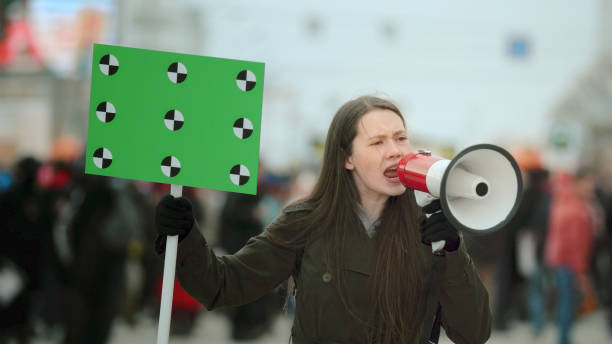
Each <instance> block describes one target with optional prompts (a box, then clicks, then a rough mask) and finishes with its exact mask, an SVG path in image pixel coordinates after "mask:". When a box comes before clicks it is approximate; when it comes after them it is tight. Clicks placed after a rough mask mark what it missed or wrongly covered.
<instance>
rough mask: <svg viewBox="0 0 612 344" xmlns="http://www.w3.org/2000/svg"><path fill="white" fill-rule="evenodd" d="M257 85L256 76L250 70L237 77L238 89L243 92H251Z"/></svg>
mask: <svg viewBox="0 0 612 344" xmlns="http://www.w3.org/2000/svg"><path fill="white" fill-rule="evenodd" d="M256 83H257V79H256V78H255V74H253V72H251V71H250V70H248V69H245V70H243V71H240V73H238V75H237V76H236V84H237V85H238V88H240V89H241V90H243V91H245V92H246V91H250V90H252V89H253V88H254V87H255V84H256Z"/></svg>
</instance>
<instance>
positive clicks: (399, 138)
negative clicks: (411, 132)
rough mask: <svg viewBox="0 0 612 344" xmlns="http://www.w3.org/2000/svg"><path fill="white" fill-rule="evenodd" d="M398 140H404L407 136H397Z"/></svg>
mask: <svg viewBox="0 0 612 344" xmlns="http://www.w3.org/2000/svg"><path fill="white" fill-rule="evenodd" d="M397 139H398V140H399V141H406V140H408V138H407V137H406V136H400V137H398V138H397Z"/></svg>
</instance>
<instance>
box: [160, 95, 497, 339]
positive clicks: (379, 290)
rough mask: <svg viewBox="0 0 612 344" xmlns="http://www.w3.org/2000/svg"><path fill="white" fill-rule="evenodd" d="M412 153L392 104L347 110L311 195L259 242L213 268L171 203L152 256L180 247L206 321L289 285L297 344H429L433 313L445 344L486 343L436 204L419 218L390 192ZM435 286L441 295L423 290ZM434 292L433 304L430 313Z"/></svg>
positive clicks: (412, 204)
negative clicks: (174, 241)
mask: <svg viewBox="0 0 612 344" xmlns="http://www.w3.org/2000/svg"><path fill="white" fill-rule="evenodd" d="M410 151H411V147H410V143H409V141H408V137H407V135H406V124H405V122H404V119H403V116H402V115H401V112H400V111H399V109H398V108H397V107H396V106H395V105H394V104H393V103H391V102H389V101H387V100H384V99H381V98H377V97H371V96H363V97H359V98H356V99H353V100H351V101H349V102H347V103H345V104H344V105H343V106H342V107H340V109H339V110H338V112H337V113H336V115H335V117H334V119H333V120H332V123H331V125H330V129H329V132H328V135H327V141H326V145H325V154H324V158H323V167H322V171H321V174H320V177H319V179H318V182H317V185H316V187H315V189H314V191H313V192H312V193H311V194H310V195H308V196H307V197H306V198H305V199H303V200H300V201H298V202H296V203H294V204H292V205H290V206H288V207H285V208H284V209H283V212H282V214H281V215H280V216H279V217H278V218H277V219H276V221H274V223H273V224H271V225H269V226H268V227H267V228H266V229H265V230H264V232H263V233H262V234H260V235H257V236H255V237H252V238H251V239H249V241H248V242H247V244H246V245H245V246H244V247H242V248H241V249H240V250H239V251H238V252H237V253H235V254H233V255H225V256H217V255H215V253H214V252H213V251H212V250H211V249H210V248H209V247H208V244H207V242H206V240H205V239H204V237H203V236H202V235H201V233H200V231H199V230H198V228H197V226H196V225H195V222H194V221H193V213H192V210H191V205H190V203H189V201H188V200H186V199H185V198H174V197H172V196H170V195H168V196H165V197H164V198H162V200H161V201H160V203H159V204H158V205H157V210H156V228H157V230H158V234H159V236H158V239H157V245H158V253H160V254H163V251H164V248H165V247H164V245H165V239H166V236H167V235H178V239H179V247H178V254H177V265H176V266H177V270H176V272H177V276H178V279H179V281H180V282H181V285H183V287H184V288H185V289H186V290H187V291H188V292H189V293H190V294H192V295H193V296H194V297H196V299H198V300H199V301H200V302H201V303H202V304H204V305H205V306H206V307H207V309H209V310H210V309H215V308H218V307H222V306H238V305H242V304H246V303H248V302H251V301H252V300H255V299H257V298H258V297H260V296H261V295H264V294H265V293H267V292H269V291H270V290H272V289H274V288H276V287H277V286H278V285H279V284H281V283H282V282H284V281H286V280H287V279H293V280H295V281H296V285H297V289H295V292H296V300H297V305H296V315H295V319H294V322H293V324H294V325H293V329H292V331H291V338H292V340H293V342H294V343H297V344H301V343H314V342H326V343H327V342H338V343H341V342H352V343H372V342H376V343H382V344H387V343H416V342H421V341H422V340H430V339H432V335H431V334H432V328H433V326H432V327H430V326H429V325H431V324H433V323H436V321H435V318H436V317H435V315H436V309H438V301H439V304H440V305H441V311H440V313H439V315H440V317H439V318H438V320H440V323H441V326H442V327H444V328H445V330H446V334H447V335H448V337H449V338H450V339H451V340H453V341H455V342H458V343H484V342H485V341H486V340H487V339H488V338H489V335H490V331H491V315H490V310H489V301H488V294H487V291H486V289H485V288H484V286H483V284H482V282H481V281H480V278H479V277H478V274H477V272H476V269H475V267H474V265H473V263H472V261H471V258H470V257H469V255H468V253H467V251H466V249H465V246H464V245H463V244H462V240H461V238H460V236H459V234H458V232H457V230H456V229H455V228H454V227H452V225H451V224H450V222H449V221H448V220H447V219H446V218H445V216H444V214H443V213H442V212H440V211H439V210H440V204H439V202H433V203H431V204H430V205H428V206H427V207H426V208H425V209H423V211H425V212H426V213H428V214H432V215H431V217H429V218H427V217H424V216H421V215H422V212H421V209H420V208H419V207H418V206H417V204H416V200H415V197H414V192H413V191H410V190H408V191H407V190H406V188H405V187H404V186H403V185H402V184H401V183H400V182H399V178H398V175H397V171H396V170H395V169H394V167H396V166H397V163H398V162H399V160H400V159H401V158H402V157H403V156H404V155H405V154H408V153H409V152H410ZM241 211H242V212H244V211H245V209H244V208H243V209H241ZM192 228H193V229H192ZM438 240H445V242H446V243H445V245H444V248H443V249H442V251H443V253H444V254H442V255H439V256H436V257H438V258H439V259H438V258H435V259H436V261H437V262H440V263H441V266H440V270H436V271H432V266H434V263H433V261H434V255H433V254H432V251H431V247H430V246H429V245H431V243H432V242H433V241H438ZM436 265H437V264H436ZM434 274H436V276H433V275H434ZM434 277H439V279H440V283H439V284H436V285H435V286H433V287H432V286H431V285H430V283H431V282H432V280H433V278H434ZM434 288H439V300H437V299H438V298H437V297H435V298H436V300H437V301H436V302H431V303H430V302H427V301H428V300H430V299H429V297H431V296H432V294H431V292H432V291H433V290H434ZM429 321H432V322H431V323H429ZM433 340H435V341H437V338H433Z"/></svg>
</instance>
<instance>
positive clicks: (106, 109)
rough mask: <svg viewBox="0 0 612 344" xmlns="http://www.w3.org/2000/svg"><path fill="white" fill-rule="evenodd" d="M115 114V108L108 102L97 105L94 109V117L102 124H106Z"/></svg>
mask: <svg viewBox="0 0 612 344" xmlns="http://www.w3.org/2000/svg"><path fill="white" fill-rule="evenodd" d="M116 114H117V110H115V106H114V105H113V104H112V103H109V102H102V103H100V104H98V107H97V108H96V116H98V119H99V120H100V121H101V122H102V123H108V122H110V121H112V120H113V119H114V118H115V115H116Z"/></svg>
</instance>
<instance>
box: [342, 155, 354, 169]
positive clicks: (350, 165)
mask: <svg viewBox="0 0 612 344" xmlns="http://www.w3.org/2000/svg"><path fill="white" fill-rule="evenodd" d="M344 168H346V169H347V170H350V171H352V170H354V169H355V165H353V157H352V156H349V157H348V158H346V162H345V163H344Z"/></svg>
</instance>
